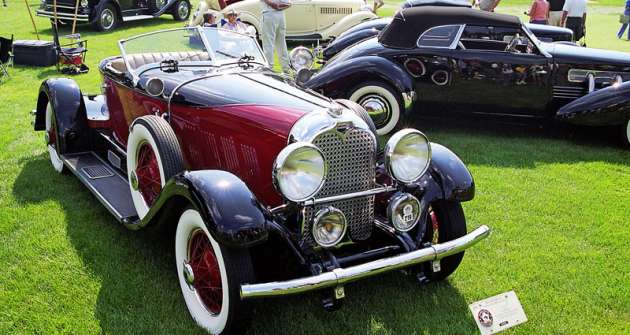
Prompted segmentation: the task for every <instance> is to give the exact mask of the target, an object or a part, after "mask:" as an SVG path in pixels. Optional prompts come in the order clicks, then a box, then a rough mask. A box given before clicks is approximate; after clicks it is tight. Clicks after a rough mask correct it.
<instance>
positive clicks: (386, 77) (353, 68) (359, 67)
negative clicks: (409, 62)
mask: <svg viewBox="0 0 630 335" xmlns="http://www.w3.org/2000/svg"><path fill="white" fill-rule="evenodd" d="M370 80H377V81H382V82H385V83H387V84H390V85H391V86H393V87H394V88H396V90H397V91H398V93H399V94H401V100H402V94H403V93H408V92H413V91H414V90H415V83H414V81H413V79H412V78H411V75H410V74H409V72H407V70H406V69H405V68H404V67H402V66H401V65H400V64H398V63H395V62H392V61H390V60H388V59H386V58H382V57H377V56H366V57H359V58H354V59H348V60H344V61H343V62H337V63H335V64H333V65H330V66H325V67H324V68H323V69H322V70H320V71H319V72H318V73H317V74H316V75H314V76H313V78H312V79H311V80H309V81H308V82H307V83H306V84H304V86H306V87H308V88H311V89H313V90H315V91H320V92H321V93H323V94H324V95H326V96H328V97H331V98H334V99H336V98H344V97H346V95H347V94H348V92H349V90H350V89H352V88H353V87H354V86H355V85H357V84H359V83H360V82H365V81H370ZM403 101H404V100H403Z"/></svg>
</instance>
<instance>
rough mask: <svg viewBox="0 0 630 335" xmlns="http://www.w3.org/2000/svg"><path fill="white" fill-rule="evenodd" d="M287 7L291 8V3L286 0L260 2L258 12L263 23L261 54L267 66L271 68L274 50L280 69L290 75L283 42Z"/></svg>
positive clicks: (287, 57)
mask: <svg viewBox="0 0 630 335" xmlns="http://www.w3.org/2000/svg"><path fill="white" fill-rule="evenodd" d="M289 7H291V2H290V1H286V0H280V1H276V0H260V12H261V13H262V21H263V22H262V32H261V39H262V45H263V53H264V54H265V57H266V58H267V61H268V62H269V66H270V67H272V68H273V61H274V60H273V51H274V49H275V50H276V56H277V57H278V62H279V63H280V67H281V68H282V71H284V72H285V73H291V68H290V67H289V52H288V51H287V41H286V40H285V36H286V33H287V22H286V18H285V16H284V10H285V9H287V8H289Z"/></svg>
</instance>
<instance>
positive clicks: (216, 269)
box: [175, 207, 253, 334]
mask: <svg viewBox="0 0 630 335" xmlns="http://www.w3.org/2000/svg"><path fill="white" fill-rule="evenodd" d="M175 260H176V263H177V275H178V278H179V285H180V288H181V290H182V295H183V296H184V300H185V302H186V306H187V307H188V311H189V312H190V315H191V316H192V317H193V319H194V320H195V322H197V324H198V325H199V326H200V327H202V328H203V329H205V330H206V331H208V332H210V333H211V334H227V333H239V332H242V331H244V330H245V329H246V328H247V327H248V326H249V323H250V322H251V318H252V315H253V307H252V304H251V302H247V301H242V300H241V299H240V284H242V283H253V269H252V265H251V259H250V257H249V252H248V251H247V250H230V249H226V248H224V247H221V246H220V245H219V243H218V242H217V241H216V240H215V239H214V238H213V237H212V235H210V232H209V231H208V229H207V228H206V225H205V224H204V221H203V219H202V218H201V215H199V212H197V211H196V210H195V209H193V208H191V207H188V208H187V209H185V210H184V212H183V213H182V215H181V216H180V218H179V222H178V224H177V230H176V233H175Z"/></svg>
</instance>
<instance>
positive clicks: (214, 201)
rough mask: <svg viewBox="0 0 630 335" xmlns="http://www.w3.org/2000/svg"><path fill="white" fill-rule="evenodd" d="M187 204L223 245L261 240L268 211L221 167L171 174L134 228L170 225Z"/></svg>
mask: <svg viewBox="0 0 630 335" xmlns="http://www.w3.org/2000/svg"><path fill="white" fill-rule="evenodd" d="M188 204H191V205H192V206H193V207H194V208H195V209H196V210H197V211H198V212H199V214H200V215H201V217H202V218H203V221H204V223H205V224H206V227H207V228H208V231H209V232H210V234H212V236H213V237H214V238H215V239H216V240H217V241H218V242H219V243H221V244H223V245H225V246H227V247H248V246H251V245H255V244H258V243H260V242H262V241H265V240H266V239H267V237H268V233H269V229H270V228H269V224H268V223H267V218H268V215H267V213H266V210H265V209H264V207H263V206H262V205H261V204H260V202H259V201H258V199H257V198H256V196H255V195H254V194H253V193H252V192H251V191H250V190H249V188H248V187H247V185H245V183H244V182H243V181H242V180H240V179H239V178H238V177H236V176H235V175H233V174H232V173H229V172H226V171H222V170H197V171H186V172H183V173H180V174H177V175H175V176H173V177H172V178H171V179H170V180H169V181H168V182H167V183H166V185H164V187H163V189H162V192H161V193H160V196H159V197H158V198H157V200H156V202H155V203H154V204H153V207H151V209H150V210H149V212H148V213H147V215H146V216H145V217H144V219H143V220H142V222H140V223H138V225H137V227H133V226H130V224H129V223H126V225H127V227H128V228H131V229H137V228H140V227H143V226H148V225H151V226H153V227H155V228H167V227H166V226H171V225H172V227H174V225H176V224H177V221H178V219H179V215H180V214H181V211H182V209H183V208H184V207H185V206H186V205H188Z"/></svg>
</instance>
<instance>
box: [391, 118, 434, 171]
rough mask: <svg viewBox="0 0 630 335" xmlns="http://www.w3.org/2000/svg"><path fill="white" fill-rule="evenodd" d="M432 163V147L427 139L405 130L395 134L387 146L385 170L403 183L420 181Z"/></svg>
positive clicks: (419, 133)
mask: <svg viewBox="0 0 630 335" xmlns="http://www.w3.org/2000/svg"><path fill="white" fill-rule="evenodd" d="M429 162H431V145H430V144H429V140H428V139H427V137H426V136H425V135H424V134H423V133H421V132H419V131H417V130H415V129H405V130H401V131H399V132H397V133H396V134H394V135H393V136H392V137H391V138H390V139H389V141H387V145H385V169H386V170H387V173H389V175H390V176H391V177H392V178H394V179H396V180H397V181H399V182H402V183H410V182H413V181H416V180H418V178H420V177H421V176H422V174H423V173H424V172H425V171H426V170H427V168H428V167H429Z"/></svg>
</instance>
